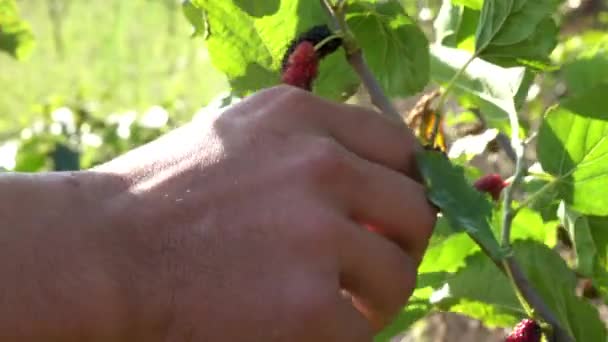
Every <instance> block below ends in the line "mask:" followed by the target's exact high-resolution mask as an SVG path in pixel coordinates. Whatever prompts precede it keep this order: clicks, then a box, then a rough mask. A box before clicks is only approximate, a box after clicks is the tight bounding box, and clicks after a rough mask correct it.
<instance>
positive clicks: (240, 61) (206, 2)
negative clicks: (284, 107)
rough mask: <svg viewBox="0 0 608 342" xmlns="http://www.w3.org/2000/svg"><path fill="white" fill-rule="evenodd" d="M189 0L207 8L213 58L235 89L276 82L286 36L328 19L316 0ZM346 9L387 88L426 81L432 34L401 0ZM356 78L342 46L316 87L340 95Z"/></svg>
mask: <svg viewBox="0 0 608 342" xmlns="http://www.w3.org/2000/svg"><path fill="white" fill-rule="evenodd" d="M191 1H192V4H193V5H195V6H196V7H197V8H198V9H199V11H201V10H202V11H204V12H205V13H206V21H207V23H208V29H209V31H210V35H209V37H208V39H207V47H208V49H209V53H210V55H211V60H212V62H213V65H214V66H215V67H216V68H217V69H219V70H221V71H222V72H224V73H225V74H226V75H227V76H228V78H229V80H230V84H231V86H232V90H233V91H234V92H235V93H236V94H238V95H247V94H250V93H252V92H255V91H258V90H260V89H262V88H266V87H270V86H274V85H276V84H278V83H279V81H280V75H279V70H280V66H281V61H282V59H283V54H284V53H285V51H286V50H287V46H288V44H289V42H290V41H291V40H292V39H293V38H295V37H296V36H297V34H298V33H301V32H304V31H306V30H308V29H310V28H311V27H312V26H315V25H319V24H324V23H327V16H326V14H325V13H324V12H323V10H322V8H321V7H320V3H319V2H318V1H312V2H311V1H304V0H285V1H280V2H278V1H263V2H262V1H259V2H256V3H255V5H252V4H249V5H247V4H246V3H245V2H244V1H242V0H240V1H239V0H225V1H224V0H223V1H216V0H191ZM277 6H278V7H277ZM259 13H265V15H263V16H258V15H257V14H259ZM347 17H348V18H347V21H348V23H349V25H350V26H352V29H353V31H354V34H355V36H356V38H357V40H358V42H359V43H360V45H361V47H362V48H363V51H364V54H365V57H366V59H367V61H368V63H369V65H370V67H371V69H372V71H373V72H374V73H375V75H376V76H377V78H378V79H379V81H380V83H381V85H382V86H383V88H384V90H385V91H386V92H387V93H388V94H389V95H393V96H407V95H411V94H413V93H415V92H418V91H420V90H422V89H423V88H424V86H426V84H427V83H428V80H429V55H428V42H427V40H426V37H425V35H424V34H423V32H422V31H421V30H420V28H419V27H418V26H417V25H416V23H415V22H413V21H412V20H411V19H409V18H408V17H407V15H406V14H405V12H404V11H403V8H402V7H401V5H400V4H399V2H398V1H396V0H391V1H383V2H378V3H370V2H358V3H355V4H353V6H350V7H349V12H348V16H347ZM199 21H200V20H199ZM199 25H202V23H200V22H199ZM359 84H360V81H359V79H358V77H357V76H356V74H355V73H354V72H353V70H352V68H351V67H350V65H349V64H348V63H347V61H346V59H345V58H344V54H343V53H340V52H338V53H335V54H333V55H332V56H329V57H328V58H327V59H326V60H324V61H323V62H322V63H321V68H320V73H319V77H318V79H317V81H316V82H315V87H314V92H315V93H317V94H319V95H321V96H324V97H328V98H332V99H341V100H343V99H346V98H348V97H349V96H350V95H352V94H353V93H354V92H355V91H356V90H357V88H358V86H359Z"/></svg>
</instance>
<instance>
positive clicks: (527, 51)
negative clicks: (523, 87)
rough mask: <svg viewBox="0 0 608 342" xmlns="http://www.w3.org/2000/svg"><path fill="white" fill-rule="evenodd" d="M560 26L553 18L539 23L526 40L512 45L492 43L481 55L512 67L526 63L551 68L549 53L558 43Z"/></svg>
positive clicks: (526, 64)
mask: <svg viewBox="0 0 608 342" xmlns="http://www.w3.org/2000/svg"><path fill="white" fill-rule="evenodd" d="M557 34H558V28H557V25H556V24H555V22H554V21H553V20H552V19H551V18H547V19H545V20H543V21H542V22H541V23H540V24H538V26H537V28H536V31H535V32H534V33H533V34H532V35H531V36H530V37H529V38H527V39H526V40H523V41H521V42H518V43H515V44H512V45H492V46H491V47H490V48H488V49H486V50H485V51H484V52H483V53H482V54H481V57H482V58H483V59H485V60H487V61H490V62H492V63H495V64H498V65H502V66H506V67H510V66H516V65H525V66H528V67H531V68H533V69H536V70H550V69H553V67H552V66H551V65H550V61H549V55H550V54H551V51H553V49H554V48H555V46H556V45H557Z"/></svg>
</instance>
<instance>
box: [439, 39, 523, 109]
mask: <svg viewBox="0 0 608 342" xmlns="http://www.w3.org/2000/svg"><path fill="white" fill-rule="evenodd" d="M431 53H432V54H431V56H432V58H431V65H432V68H431V70H432V72H431V75H432V77H433V79H434V80H435V81H437V82H439V83H446V82H449V81H450V80H451V79H452V78H453V77H454V75H455V74H456V73H457V72H458V70H460V69H461V68H462V67H463V66H464V65H465V63H466V62H467V61H468V60H469V59H470V58H471V54H470V53H468V52H466V51H462V50H459V49H454V48H448V47H444V46H439V45H434V46H433V47H432V48H431ZM525 74H526V69H525V68H523V67H515V68H502V67H499V66H497V65H494V64H492V63H488V62H486V61H484V60H481V59H475V60H474V61H473V62H472V63H471V64H469V66H468V67H467V69H466V70H465V72H464V73H463V74H462V75H461V76H460V77H459V78H458V80H457V81H456V83H455V84H454V85H455V87H456V88H458V89H461V90H464V91H466V92H468V93H470V94H473V95H475V96H477V97H479V98H481V99H483V100H485V101H487V102H490V103H492V104H493V105H495V106H497V107H498V108H500V109H501V110H503V111H504V112H505V113H507V114H513V115H514V114H515V113H516V112H517V111H516V103H515V99H514V98H515V96H516V95H517V93H518V92H519V89H520V87H521V86H522V81H523V80H524V77H525Z"/></svg>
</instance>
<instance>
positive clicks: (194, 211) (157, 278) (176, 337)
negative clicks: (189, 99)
mask: <svg viewBox="0 0 608 342" xmlns="http://www.w3.org/2000/svg"><path fill="white" fill-rule="evenodd" d="M415 143H416V142H415V139H414V138H413V137H412V136H411V135H409V134H408V133H407V132H406V130H405V128H404V126H403V125H402V124H400V123H395V122H391V121H389V120H388V119H386V118H384V117H383V116H381V115H378V113H376V112H374V111H372V110H367V109H363V108H359V107H354V106H349V105H343V104H337V103H332V102H328V101H325V100H322V99H320V98H318V97H315V96H314V95H312V94H310V93H308V92H306V91H303V90H299V89H296V88H292V87H288V86H280V87H276V88H272V89H267V90H264V91H261V92H259V93H257V94H255V95H253V96H251V97H249V98H247V99H245V100H244V101H242V102H241V103H239V104H238V105H236V106H234V107H232V108H231V109H229V110H227V111H226V112H224V113H223V114H221V115H219V114H218V115H216V116H212V115H210V116H208V117H205V118H203V119H202V120H199V121H196V122H192V123H190V124H187V125H185V126H183V127H181V128H179V129H176V130H175V131H173V132H171V133H169V134H167V135H166V136H163V137H161V138H160V139H158V140H156V141H154V142H152V143H150V144H147V145H145V146H143V147H141V148H138V149H136V150H134V151H132V152H130V153H127V154H126V155H123V156H121V157H119V158H117V159H115V160H112V161H110V162H108V163H107V164H104V165H101V166H99V167H97V168H94V169H92V170H87V171H82V172H73V173H40V174H33V175H25V174H2V175H0V217H1V218H2V221H1V222H2V225H1V227H0V279H2V281H1V285H0V340H1V341H14V342H26V341H27V342H29V341H32V342H33V341H66V342H68V341H70V342H71V341H100V342H102V341H103V342H106V341H148V342H155V341H291V342H293V341H296V342H297V341H349V342H352V341H372V337H373V335H374V333H375V332H377V331H378V330H379V329H381V328H382V327H384V326H385V325H386V324H388V323H389V322H390V321H391V319H392V318H393V317H394V315H395V314H396V313H397V312H398V311H399V309H400V308H401V307H402V306H403V305H404V304H405V303H406V302H407V300H408V298H409V296H410V295H411V293H412V290H413V289H414V287H415V282H416V269H417V266H418V264H419V262H420V260H421V258H422V256H423V253H424V251H425V248H426V246H427V241H428V238H429V236H430V235H431V232H432V228H433V225H434V223H435V218H436V212H435V210H434V209H433V207H432V206H431V205H429V204H428V202H427V200H426V196H425V191H424V188H423V186H422V185H420V184H419V183H417V182H416V181H414V180H413V177H414V174H415V172H414V170H415V169H416V167H415V165H414V158H413V153H414V144H415Z"/></svg>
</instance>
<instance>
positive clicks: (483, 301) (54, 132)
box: [0, 0, 608, 341]
mask: <svg viewBox="0 0 608 342" xmlns="http://www.w3.org/2000/svg"><path fill="white" fill-rule="evenodd" d="M344 2H345V3H346V4H347V6H346V9H345V11H346V12H345V13H344V15H345V22H346V25H348V27H349V28H350V29H351V30H352V34H353V37H354V39H355V41H356V43H357V44H358V45H359V46H360V47H361V49H362V51H363V55H364V57H365V60H366V61H367V64H368V66H369V69H370V70H371V72H372V73H373V74H374V75H375V77H376V78H377V79H378V81H379V84H380V86H381V87H382V89H383V90H384V94H385V95H388V96H389V97H391V98H392V99H400V98H405V97H408V96H412V95H415V94H417V93H420V92H422V91H424V90H425V89H428V88H430V87H434V88H440V89H441V91H442V94H441V96H440V98H439V100H437V101H436V102H433V103H432V106H433V109H434V113H437V114H438V115H440V116H441V117H442V119H443V121H441V122H442V125H444V126H447V127H446V128H453V127H454V126H456V125H462V124H475V125H477V126H479V127H481V128H480V129H478V132H475V133H472V134H468V136H465V137H464V138H463V137H462V136H458V135H457V134H452V137H451V138H452V140H455V141H451V144H449V146H452V147H454V148H455V147H456V146H457V145H459V144H458V143H463V142H464V141H465V138H466V139H470V140H467V141H473V143H470V142H469V143H468V144H469V145H471V144H477V143H476V142H478V141H480V140H479V139H477V140H474V139H471V138H475V137H477V138H479V137H480V136H483V137H484V138H483V139H485V140H484V144H483V147H484V148H485V147H486V146H487V148H485V149H479V148H468V149H467V148H465V149H466V150H467V153H466V155H465V156H460V155H461V154H454V153H450V152H452V151H449V150H448V151H445V152H447V153H445V154H447V155H449V156H452V157H453V158H452V160H450V159H448V158H447V157H446V156H445V155H444V153H442V152H437V151H424V152H421V153H419V155H418V162H419V166H420V171H421V174H422V175H423V177H424V179H425V184H426V186H427V188H428V191H429V199H430V200H431V201H432V202H433V203H434V204H435V205H437V206H438V207H440V208H441V209H442V215H441V216H440V217H439V219H438V222H437V225H436V227H435V233H434V235H433V237H432V238H431V241H430V245H429V248H428V250H427V253H426V255H425V257H424V260H423V262H422V264H421V265H420V268H419V271H420V276H419V281H418V286H417V288H416V290H415V292H414V295H413V297H412V298H411V300H410V303H409V304H408V305H407V306H406V307H404V308H403V310H402V312H401V313H400V314H399V315H398V317H397V318H396V319H395V320H394V322H392V324H391V325H390V326H389V327H387V329H386V330H385V331H383V332H381V333H380V334H378V336H377V340H378V341H388V340H389V339H390V338H391V337H392V336H395V335H396V334H398V333H401V332H403V331H406V330H407V329H408V328H409V327H410V326H411V324H413V323H414V322H416V321H417V320H419V319H422V318H424V317H425V316H427V315H429V314H431V313H432V312H436V311H451V312H458V313H461V314H465V315H468V316H470V317H473V318H476V319H480V320H482V321H483V322H484V323H485V324H486V325H487V326H498V327H509V326H513V325H514V324H515V323H517V322H518V321H520V320H521V319H522V318H524V317H526V316H530V315H533V316H537V317H536V318H537V319H540V320H546V312H544V311H543V310H541V311H540V312H539V311H538V310H535V311H533V312H531V311H530V307H529V306H530V304H531V303H530V300H529V297H526V295H522V293H523V292H525V288H524V287H529V288H531V289H533V291H535V293H537V294H538V297H539V298H540V299H541V300H542V302H543V303H545V304H546V307H547V308H548V309H547V310H550V312H551V313H553V315H554V316H555V319H556V322H549V323H552V324H554V323H555V324H559V326H560V327H562V328H563V329H564V331H565V332H566V333H567V334H569V335H570V336H572V337H573V338H574V339H575V340H576V341H604V340H606V328H605V327H604V324H603V323H602V321H601V319H600V316H599V313H598V308H597V306H596V304H597V302H598V300H599V301H600V302H604V304H605V303H607V300H608V200H606V198H607V197H606V196H605V194H604V192H605V189H607V188H608V110H606V107H605V105H604V101H603V96H604V94H606V93H608V82H607V81H606V80H607V78H606V76H607V71H606V70H608V34H606V33H605V32H603V31H601V30H597V31H595V30H592V31H584V32H580V33H575V34H574V35H572V36H569V37H568V36H564V35H560V34H558V32H559V28H558V23H560V22H561V21H563V20H564V18H565V16H563V15H562V14H563V13H562V8H563V4H562V1H558V0H538V1H535V0H485V1H484V0H442V1H441V6H440V7H439V8H434V9H433V10H434V11H435V12H436V13H437V16H436V17H435V20H434V21H433V22H432V23H425V22H423V21H422V20H417V19H416V18H415V17H414V16H413V15H412V14H413V13H415V12H412V5H411V4H409V5H408V7H403V6H404V2H403V1H397V0H382V1H381V0H346V1H344ZM6 3H12V2H11V1H8V2H7V1H3V0H0V4H6ZM182 4H183V12H184V15H185V16H184V17H185V18H187V20H188V22H190V24H191V25H192V26H193V30H192V32H193V35H194V36H196V37H197V38H198V39H199V40H197V41H196V42H201V41H204V44H205V46H206V48H207V49H208V52H209V56H210V58H211V62H212V63H213V65H214V66H215V67H216V68H217V69H218V70H220V71H221V72H222V73H224V74H225V75H226V77H227V79H228V83H229V85H230V90H231V94H230V96H228V97H225V98H222V99H220V100H218V101H217V102H216V103H215V104H212V106H211V107H209V108H207V110H215V109H217V108H220V107H223V106H225V105H228V104H229V103H230V102H231V100H232V99H233V97H234V96H244V95H247V94H250V93H252V92H254V91H257V90H259V89H261V88H264V87H268V86H272V85H275V84H277V83H278V82H279V81H280V75H279V72H280V63H281V59H282V56H283V54H284V52H285V49H286V47H287V45H288V43H289V41H290V40H291V39H293V38H294V36H296V35H297V34H298V33H301V32H303V31H305V30H307V29H308V28H310V27H312V26H314V25H318V24H324V23H325V24H330V25H332V24H333V23H332V20H330V18H329V17H328V16H327V14H326V13H325V12H324V10H323V7H322V6H321V2H319V1H310V0H283V1H279V0H266V1H242V0H222V1H217V0H188V1H183V2H182ZM0 8H2V7H0ZM12 8H15V7H14V6H13V7H12ZM11 13H12V12H11ZM0 18H4V16H3V17H0ZM341 33H344V32H341ZM2 41H3V40H2V39H0V42H2ZM24 44H27V43H24ZM2 46H4V45H2ZM9 51H16V50H15V49H14V48H13V50H9ZM361 84H362V81H361V79H360V78H359V77H358V74H357V73H356V72H355V71H354V70H353V68H352V67H351V65H350V64H349V62H348V60H347V59H346V58H345V56H344V53H336V54H334V55H332V56H330V57H328V58H327V59H326V60H325V61H324V62H323V63H322V65H321V70H320V75H319V78H318V80H317V81H316V83H315V86H314V89H313V91H314V92H315V93H316V94H318V95H321V96H324V97H327V98H331V99H335V100H342V101H343V100H347V99H349V98H351V96H352V95H353V94H354V93H355V92H356V91H357V90H358V89H359V87H360V86H361ZM560 89H561V90H560ZM76 103H79V102H76ZM216 107H217V108H216ZM547 108H548V109H547ZM92 112H93V113H92ZM161 112H163V113H165V114H163V115H167V112H166V111H164V110H162V109H161V108H159V107H155V108H154V109H153V110H152V111H149V112H147V113H148V114H149V113H156V114H158V113H161ZM42 113H43V114H44V115H43V117H44V120H42V121H41V122H39V123H35V124H33V125H31V126H30V127H28V128H27V129H25V130H24V131H23V132H22V133H21V137H20V138H18V139H16V140H15V141H11V142H9V143H6V144H5V145H4V147H0V157H2V151H3V150H4V151H8V150H9V149H12V150H13V152H16V154H15V155H14V156H13V157H14V158H12V159H11V158H8V159H7V160H8V162H7V161H4V163H0V164H4V166H5V167H6V168H8V169H11V170H17V171H40V170H49V169H55V170H65V169H78V168H87V167H90V166H93V165H95V164H97V163H100V162H103V161H104V160H107V159H109V158H112V157H113V156H115V155H118V154H120V153H123V152H125V151H127V150H129V149H131V148H133V147H135V146H137V145H139V144H142V143H144V142H146V141H149V140H151V139H153V138H155V137H156V136H158V135H159V134H162V133H163V132H165V131H166V130H168V129H169V128H168V127H170V126H171V125H172V122H171V121H166V122H164V123H163V124H161V125H152V126H150V125H147V124H145V122H146V120H145V119H143V121H142V119H141V118H139V119H138V118H137V115H135V114H134V113H128V114H123V115H119V117H120V118H121V119H117V117H116V116H108V115H105V114H106V113H107V112H101V113H94V111H92V110H91V109H90V108H88V107H87V106H85V105H82V104H76V105H73V104H72V105H71V104H67V103H60V104H52V105H49V106H46V107H43V110H42ZM203 115H204V114H203ZM143 117H144V118H145V117H146V115H144V116H143ZM438 122H439V121H438ZM125 127H127V128H128V129H127V128H125ZM126 131H128V132H129V134H126V133H125V132H126ZM488 133H491V134H489V135H488ZM465 135H466V134H465ZM471 135H473V137H471ZM488 136H490V138H489V141H490V142H488V141H487V140H488V138H487V137H488ZM499 137H503V138H504V139H503V140H502V145H501V144H499V143H498V141H499ZM509 138H510V139H509ZM522 140H524V141H522ZM93 141H95V143H92V142H93ZM492 144H495V145H496V144H498V146H499V147H500V148H501V149H503V150H505V151H506V150H512V151H514V152H513V153H514V155H515V157H516V159H517V160H516V162H517V163H511V162H510V161H506V162H505V163H506V164H508V168H507V169H508V172H503V173H505V174H504V176H507V177H508V179H509V181H510V183H511V185H510V186H509V187H508V188H507V189H505V190H504V191H503V201H501V202H498V203H496V202H492V201H491V200H490V198H489V196H486V195H483V194H481V193H478V192H476V191H475V190H474V189H473V187H472V184H473V182H474V180H475V179H477V178H478V177H479V176H480V175H481V174H483V173H484V172H485V170H484V171H482V170H480V169H479V168H478V167H476V166H474V165H479V164H475V163H473V162H472V159H474V157H475V158H477V159H487V158H485V157H486V156H487V155H488V154H490V152H488V151H489V149H490V145H492ZM461 146H462V145H459V148H461ZM474 147H478V146H474ZM15 150H16V151H15ZM524 152H525V153H524ZM534 152H536V153H534ZM1 161H2V160H1V158H0V162H1ZM516 164H517V165H516ZM509 176H510V177H509ZM558 232H565V236H564V235H563V234H562V235H560V234H559V233H558ZM570 243H571V244H572V247H571V250H569V247H564V246H567V245H568V244H570ZM564 251H566V252H571V253H561V254H560V252H564ZM508 260H510V261H514V262H516V263H517V265H519V267H520V268H521V271H522V273H523V276H524V277H525V278H524V279H525V281H524V282H523V283H522V280H521V279H518V278H517V277H514V276H513V274H512V272H511V271H512V270H511V269H510V267H511V266H509V265H510V264H509V263H508V262H506V261H508ZM581 279H589V280H590V281H591V282H592V284H593V287H594V288H596V289H597V290H598V291H599V294H600V297H599V298H595V301H592V300H590V299H589V298H586V297H584V296H578V295H577V291H576V287H577V282H578V281H579V280H581ZM522 289H523V290H524V291H522ZM532 304H534V303H532ZM533 306H534V305H533ZM535 309H536V308H535ZM545 323H547V322H545ZM545 327H546V325H545ZM548 331H549V330H547V329H545V332H548Z"/></svg>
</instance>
